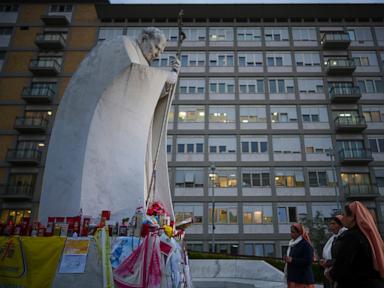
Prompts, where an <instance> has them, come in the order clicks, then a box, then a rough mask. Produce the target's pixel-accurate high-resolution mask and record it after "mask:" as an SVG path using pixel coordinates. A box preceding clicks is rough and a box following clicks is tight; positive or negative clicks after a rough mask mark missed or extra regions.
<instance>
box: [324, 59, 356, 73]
mask: <svg viewBox="0 0 384 288" xmlns="http://www.w3.org/2000/svg"><path fill="white" fill-rule="evenodd" d="M326 66H327V73H328V74H329V75H351V74H352V73H353V72H354V71H355V69H356V64H355V61H354V60H352V59H329V60H328V61H327V62H326Z"/></svg>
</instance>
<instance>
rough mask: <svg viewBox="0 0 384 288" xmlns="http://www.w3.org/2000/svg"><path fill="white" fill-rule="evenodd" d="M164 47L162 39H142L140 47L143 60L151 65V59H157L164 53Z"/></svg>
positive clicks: (164, 43)
mask: <svg viewBox="0 0 384 288" xmlns="http://www.w3.org/2000/svg"><path fill="white" fill-rule="evenodd" d="M165 45H166V39H165V38H164V37H158V38H149V39H144V40H143V42H142V43H141V45H140V47H141V51H142V52H143V55H144V57H145V59H147V61H148V62H149V63H151V62H152V60H153V59H156V58H158V57H159V56H160V55H161V54H162V53H163V52H164V49H165Z"/></svg>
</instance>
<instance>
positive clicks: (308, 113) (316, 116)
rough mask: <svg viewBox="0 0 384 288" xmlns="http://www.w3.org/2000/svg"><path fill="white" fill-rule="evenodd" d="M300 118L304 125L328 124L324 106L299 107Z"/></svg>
mask: <svg viewBox="0 0 384 288" xmlns="http://www.w3.org/2000/svg"><path fill="white" fill-rule="evenodd" d="M301 116H302V118H303V122H304V123H316V122H322V123H324V122H328V111H327V107H326V106H301Z"/></svg>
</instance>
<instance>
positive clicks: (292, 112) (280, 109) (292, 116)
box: [271, 105, 297, 123]
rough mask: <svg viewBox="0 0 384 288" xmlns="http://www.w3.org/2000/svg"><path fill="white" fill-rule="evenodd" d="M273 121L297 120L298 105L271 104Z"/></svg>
mask: <svg viewBox="0 0 384 288" xmlns="http://www.w3.org/2000/svg"><path fill="white" fill-rule="evenodd" d="M271 121H272V123H293V122H297V112H296V106H288V105H287V106H271Z"/></svg>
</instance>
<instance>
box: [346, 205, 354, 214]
mask: <svg viewBox="0 0 384 288" xmlns="http://www.w3.org/2000/svg"><path fill="white" fill-rule="evenodd" d="M344 210H345V215H347V216H353V214H352V210H351V208H349V204H347V205H345V207H344Z"/></svg>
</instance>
